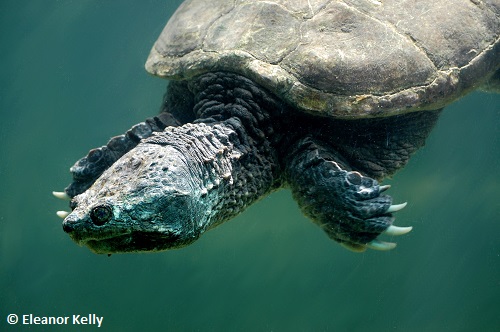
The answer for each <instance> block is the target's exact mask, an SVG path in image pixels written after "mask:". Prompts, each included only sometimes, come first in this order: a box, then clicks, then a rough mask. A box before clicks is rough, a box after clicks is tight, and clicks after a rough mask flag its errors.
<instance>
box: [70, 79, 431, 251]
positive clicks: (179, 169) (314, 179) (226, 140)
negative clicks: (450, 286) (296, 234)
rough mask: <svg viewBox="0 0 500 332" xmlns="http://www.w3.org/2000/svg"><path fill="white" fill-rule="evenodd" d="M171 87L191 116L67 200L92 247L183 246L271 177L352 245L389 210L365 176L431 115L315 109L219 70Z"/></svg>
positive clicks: (361, 242)
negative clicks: (330, 115) (329, 114)
mask: <svg viewBox="0 0 500 332" xmlns="http://www.w3.org/2000/svg"><path fill="white" fill-rule="evenodd" d="M170 88H171V91H172V92H171V93H170V94H167V96H170V97H166V98H165V100H167V102H166V103H165V104H166V105H169V106H168V107H174V108H175V107H178V108H181V109H182V108H183V107H192V112H190V113H191V114H193V115H194V116H195V117H196V120H195V121H194V122H193V123H187V124H184V125H182V126H179V127H174V126H170V127H167V128H165V129H164V130H163V131H155V132H152V133H149V135H148V137H147V138H144V139H142V140H141V141H140V143H139V144H137V145H136V146H135V147H133V148H132V149H131V150H130V151H129V152H127V153H125V154H124V155H123V156H122V157H121V158H119V159H118V160H117V161H116V162H114V163H113V164H112V165H111V166H110V167H109V168H107V169H106V170H105V171H104V172H103V173H102V174H101V175H100V177H99V178H98V179H97V180H96V181H95V182H94V181H90V180H89V181H88V182H93V184H91V186H90V188H88V189H87V190H85V191H83V192H82V193H80V194H78V195H76V196H75V197H74V198H73V200H72V202H71V206H72V208H73V212H71V213H70V214H69V215H68V216H67V217H66V219H65V220H64V222H63V228H64V230H65V231H66V232H67V233H69V234H70V236H71V237H72V238H73V239H74V240H75V241H76V242H77V243H80V244H84V245H87V246H88V247H89V248H90V249H91V250H93V251H94V252H96V253H115V252H137V251H159V250H165V249H170V248H178V247H182V246H184V245H187V244H189V243H191V242H193V241H194V240H196V239H197V238H198V237H199V236H200V235H201V234H202V233H203V232H204V231H206V230H208V229H210V228H213V227H214V226H216V225H219V224H220V223H222V222H224V221H227V220H229V219H231V218H233V217H234V216H236V215H237V214H239V213H240V212H242V211H243V210H244V209H245V208H246V207H247V206H249V205H250V204H252V203H253V202H255V201H256V200H258V199H260V198H261V197H263V196H264V195H266V194H268V193H269V192H271V191H273V190H275V189H277V188H280V187H290V188H291V189H292V191H293V194H294V197H295V198H296V200H297V201H298V203H299V205H300V206H301V208H302V209H303V211H304V212H305V214H306V215H308V216H309V217H310V218H311V219H312V220H313V221H314V222H315V223H317V224H318V225H320V226H321V227H322V228H323V230H325V232H326V233H327V234H328V235H329V236H330V237H331V238H332V239H334V240H336V241H338V242H340V243H342V244H345V245H348V246H349V247H351V248H358V247H359V248H362V247H363V246H365V245H366V244H367V243H369V242H370V241H372V240H373V239H375V238H376V237H377V236H378V235H379V234H380V233H381V232H383V231H384V230H386V229H387V228H388V227H389V226H390V225H391V224H392V222H393V217H392V215H391V213H388V211H387V210H388V208H389V206H390V205H391V198H390V197H389V196H386V195H381V187H380V186H379V185H378V183H377V181H376V180H374V179H372V178H370V176H373V177H375V178H378V179H380V178H383V177H384V176H386V175H388V174H391V173H393V172H394V171H395V170H396V169H398V168H399V167H402V166H404V164H405V163H406V162H407V160H408V158H409V156H410V154H411V153H412V152H413V151H415V150H416V149H417V148H419V147H420V146H421V145H423V143H424V140H425V137H426V136H427V134H428V132H429V131H430V129H431V128H432V126H433V124H434V122H435V120H436V119H437V116H438V112H421V113H417V114H408V115H401V116H395V117H390V118H385V119H370V120H363V121H347V120H333V119H327V118H323V119H321V118H317V117H314V116H310V115H307V114H304V113H302V112H299V111H298V110H295V109H294V108H292V107H291V106H290V105H286V104H283V103H281V102H280V101H279V100H278V99H277V98H276V97H274V96H273V95H272V94H270V93H269V92H267V91H265V90H264V89H262V88H260V87H259V86H257V85H256V84H254V83H253V82H252V81H250V80H248V79H246V78H244V77H242V76H239V75H235V74H230V73H224V72H218V73H210V74H205V75H202V76H200V77H198V78H196V79H194V80H192V81H190V82H189V83H182V82H181V83H175V84H173V85H171V87H170ZM179 93H180V94H179ZM169 100H170V101H169ZM173 101H178V102H177V104H176V103H175V102H173ZM179 103H180V104H179ZM169 111H171V113H172V109H170V108H169ZM188 114H189V112H188ZM189 120H190V119H189V116H187V118H185V119H184V120H179V121H178V122H176V123H175V124H180V123H181V122H182V121H189ZM123 150H125V149H121V150H120V151H123ZM87 165H90V164H87ZM102 165H106V164H102ZM89 167H90V166H89ZM102 167H105V166H102ZM83 168H85V166H83ZM91 168H92V169H96V167H95V165H94V166H92V167H91ZM73 169H74V168H73ZM361 174H364V176H362V175H361ZM75 182H78V179H76V180H75ZM74 187H76V186H75V185H74V184H72V185H70V187H68V188H74ZM67 193H68V194H69V195H70V196H72V192H70V191H69V190H67Z"/></svg>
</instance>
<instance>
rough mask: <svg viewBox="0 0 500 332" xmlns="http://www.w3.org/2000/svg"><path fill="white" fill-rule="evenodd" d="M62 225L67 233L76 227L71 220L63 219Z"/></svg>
mask: <svg viewBox="0 0 500 332" xmlns="http://www.w3.org/2000/svg"><path fill="white" fill-rule="evenodd" d="M62 227H63V230H64V231H65V232H66V233H71V232H73V231H74V230H75V229H74V228H73V225H72V223H71V222H70V221H67V220H65V221H63V224H62Z"/></svg>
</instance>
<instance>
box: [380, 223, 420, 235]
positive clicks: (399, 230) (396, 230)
mask: <svg viewBox="0 0 500 332" xmlns="http://www.w3.org/2000/svg"><path fill="white" fill-rule="evenodd" d="M412 229H413V227H411V226H409V227H398V226H393V225H391V226H389V227H388V228H387V229H386V230H385V231H384V233H385V234H387V235H403V234H406V233H409V232H410V231H411V230H412Z"/></svg>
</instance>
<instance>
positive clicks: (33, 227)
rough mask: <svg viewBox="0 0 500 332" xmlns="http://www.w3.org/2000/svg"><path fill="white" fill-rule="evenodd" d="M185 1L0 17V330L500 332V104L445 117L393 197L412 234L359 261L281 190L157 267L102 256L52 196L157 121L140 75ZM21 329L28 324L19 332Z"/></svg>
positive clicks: (471, 103)
mask: <svg viewBox="0 0 500 332" xmlns="http://www.w3.org/2000/svg"><path fill="white" fill-rule="evenodd" d="M179 2H180V1H178V0H177V1H167V0H162V1H159V0H155V1H124V0H121V1H69V0H65V1H14V0H12V1H6V0H2V1H1V2H0V42H1V47H0V66H1V75H0V112H1V120H0V181H1V182H0V331H16V330H23V329H28V328H30V329H31V330H33V331H51V330H75V331H76V330H78V331H87V330H91V329H94V330H95V329H97V327H95V326H87V327H84V326H74V325H66V326H59V327H58V326H44V325H22V324H21V323H18V324H17V325H9V324H7V321H6V319H7V315H9V314H17V315H19V316H20V317H21V316H22V315H24V314H33V315H37V316H70V317H71V316H72V315H74V314H77V315H78V314H80V315H88V314H97V315H98V316H102V317H104V320H103V323H102V327H101V329H100V330H105V331H139V330H143V331H159V330H162V331H500V314H499V313H500V239H499V235H500V189H499V188H500V146H499V145H500V119H499V115H500V96H494V95H488V94H483V93H474V94H472V95H469V96H468V97H466V98H464V99H462V100H460V101H459V102H456V103H455V104H453V105H452V106H450V107H448V108H447V109H446V111H445V112H444V114H443V115H442V117H441V119H440V121H439V123H438V124H437V126H436V128H435V130H434V132H433V133H432V135H431V136H430V138H429V139H428V142H427V145H426V147H425V148H424V149H422V150H421V151H419V152H418V153H417V154H416V155H415V156H414V157H413V159H412V160H411V162H410V164H409V165H408V166H407V167H406V168H405V169H404V170H402V171H400V172H399V173H398V174H397V175H396V176H395V177H394V178H393V179H391V180H389V181H387V182H386V183H390V184H392V189H391V190H390V194H391V195H393V196H394V198H395V202H403V201H408V202H409V204H408V206H407V208H406V209H405V210H403V211H402V212H399V213H398V218H397V221H396V223H397V224H398V225H403V226H406V225H412V226H414V230H413V231H412V232H411V233H410V234H409V235H407V236H403V237H400V238H398V239H397V241H398V242H399V246H398V247H397V249H395V250H393V251H391V252H373V251H368V252H366V253H363V254H354V253H351V252H348V251H346V250H345V249H343V248H341V247H340V246H339V245H337V244H336V243H334V242H332V241H331V240H329V239H328V238H327V237H326V236H325V235H324V234H323V232H322V231H321V230H320V229H319V228H318V227H316V226H315V225H313V224H312V223H311V222H309V221H308V220H307V219H306V218H305V217H303V216H302V215H301V214H300V212H299V210H298V208H297V207H296V204H295V203H294V201H293V200H292V198H291V196H290V193H289V192H288V191H280V192H277V193H275V194H273V195H271V196H270V197H267V198H265V199H263V200H262V201H261V202H259V203H258V204H256V205H254V206H252V207H251V208H250V209H249V210H248V211H247V212H245V213H244V214H242V215H241V216H239V217H238V218H236V219H235V220H233V221H231V222H229V223H226V224H224V225H222V226H220V227H218V228H217V229H215V230H213V231H210V232H208V233H207V234H205V235H204V236H203V237H202V238H201V239H200V240H199V241H198V242H196V243H194V244H193V245H191V246H189V247H187V248H185V249H181V250H176V251H170V252H164V253H158V254H135V255H130V254H129V255H113V256H112V257H109V258H108V257H106V256H98V255H95V254H92V253H91V252H90V251H89V250H87V249H86V248H81V247H78V246H77V245H75V244H74V243H73V242H72V241H71V240H70V239H69V237H68V236H67V235H66V234H65V233H64V232H63V231H62V228H61V220H60V219H59V218H57V217H56V216H55V211H56V210H62V209H67V206H66V205H65V203H63V202H62V201H59V200H56V199H55V198H53V197H52V195H51V191H52V190H62V189H63V188H64V187H65V186H66V185H67V184H68V183H69V181H70V175H69V173H68V168H69V166H71V165H72V164H73V163H74V161H75V160H77V159H78V158H80V157H81V156H83V155H84V154H86V153H87V151H88V150H89V149H90V148H91V147H95V146H99V145H102V144H103V143H104V142H106V141H107V139H108V138H109V137H110V136H112V135H116V134H120V133H122V132H124V131H125V130H126V129H128V128H129V127H130V126H131V125H132V124H134V123H136V122H139V121H141V120H143V119H144V118H146V117H147V116H151V115H152V114H154V113H156V112H157V110H158V107H159V104H160V101H161V96H162V94H163V92H164V89H165V82H163V81H162V80H160V79H157V78H154V77H150V76H148V75H147V74H146V73H145V71H144V70H143V64H144V62H145V60H146V57H147V55H148V52H149V49H150V47H151V45H152V44H153V42H154V40H155V39H156V37H157V36H158V34H159V33H160V32H161V30H162V28H163V26H164V24H165V22H166V20H167V18H168V17H169V16H170V15H171V13H172V11H173V10H174V9H175V8H176V7H177V5H178V4H179ZM21 318H22V317H21Z"/></svg>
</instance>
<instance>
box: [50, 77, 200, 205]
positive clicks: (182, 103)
mask: <svg viewBox="0 0 500 332" xmlns="http://www.w3.org/2000/svg"><path fill="white" fill-rule="evenodd" d="M174 94H177V95H181V96H184V97H185V98H181V99H180V98H175V97H173V95H174ZM192 100H193V98H192V95H191V93H190V92H189V90H188V89H187V87H186V84H185V83H183V82H172V83H170V85H169V88H168V90H167V92H166V93H165V95H164V97H163V103H162V107H161V112H160V114H158V115H157V116H155V117H152V118H148V119H146V120H145V121H144V122H140V123H138V124H136V125H134V126H133V127H132V128H130V129H129V130H128V131H127V132H126V133H125V134H123V135H119V136H114V137H112V138H111V139H110V140H109V141H108V143H107V144H106V145H103V146H101V147H99V148H95V149H91V150H90V151H89V152H88V154H87V155H86V156H85V157H83V158H81V159H79V160H78V161H77V162H76V163H75V164H74V165H73V166H72V167H71V168H70V172H71V174H72V175H73V182H72V183H71V184H70V185H69V186H68V187H66V189H64V192H63V193H62V192H54V195H55V196H56V197H58V198H68V196H69V198H73V197H75V196H76V195H78V194H81V193H83V192H84V191H85V190H87V189H88V188H89V187H90V186H91V185H92V184H93V183H94V182H95V181H96V180H97V178H99V176H101V174H102V173H103V172H104V171H105V170H106V169H108V168H109V167H110V166H111V165H113V164H114V163H115V162H116V161H117V160H118V159H120V158H121V157H122V156H123V155H124V154H125V153H127V152H128V151H130V150H132V149H133V148H134V147H136V146H137V144H139V142H140V141H141V140H142V139H144V138H148V137H150V136H151V135H152V134H153V133H154V132H161V131H163V130H164V129H165V128H166V127H177V126H181V125H183V124H185V123H187V122H191V121H192V120H193V119H194V114H193V112H192V108H193V101H192Z"/></svg>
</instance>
